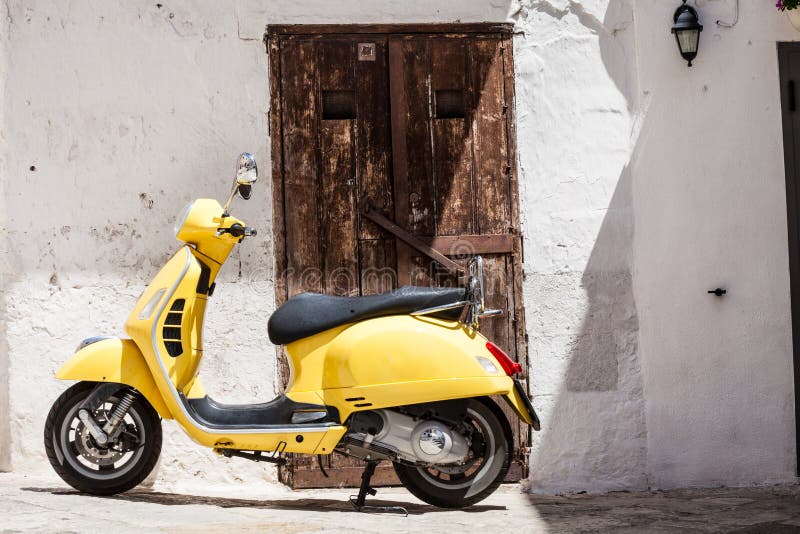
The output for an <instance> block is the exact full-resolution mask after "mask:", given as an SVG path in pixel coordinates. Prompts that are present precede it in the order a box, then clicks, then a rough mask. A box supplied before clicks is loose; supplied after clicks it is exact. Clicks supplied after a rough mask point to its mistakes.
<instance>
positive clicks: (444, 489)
mask: <svg viewBox="0 0 800 534" xmlns="http://www.w3.org/2000/svg"><path fill="white" fill-rule="evenodd" d="M466 402H467V417H466V420H465V421H464V434H465V436H466V437H467V438H469V441H470V452H469V455H468V458H467V460H466V461H465V462H464V463H463V464H461V465H441V466H431V467H417V466H413V465H406V464H401V463H395V464H394V470H395V472H396V473H397V477H398V478H399V479H400V482H401V483H402V484H403V486H405V487H406V489H408V491H410V492H411V493H412V494H413V495H414V496H415V497H417V498H418V499H420V500H422V501H425V502H426V503H428V504H432V505H434V506H438V507H440V508H464V507H465V506H470V505H473V504H475V503H477V502H479V501H482V500H483V499H485V498H486V497H488V496H489V495H491V494H492V493H493V492H494V490H496V489H497V487H498V486H499V485H500V483H501V482H503V479H504V478H505V476H506V473H507V472H508V467H509V465H510V464H511V454H512V435H511V428H510V427H509V424H508V421H507V419H506V418H505V416H504V415H503V412H502V411H501V410H500V408H499V407H498V406H497V405H496V404H495V403H494V402H492V401H491V400H489V399H484V398H480V399H469V400H467V401H466Z"/></svg>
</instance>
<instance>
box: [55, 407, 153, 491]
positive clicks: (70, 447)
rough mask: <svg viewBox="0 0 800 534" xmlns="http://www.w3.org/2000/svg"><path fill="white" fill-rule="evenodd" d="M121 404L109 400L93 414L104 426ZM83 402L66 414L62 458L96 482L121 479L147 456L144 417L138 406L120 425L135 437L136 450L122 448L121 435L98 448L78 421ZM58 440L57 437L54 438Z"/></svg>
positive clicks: (60, 441) (130, 411)
mask: <svg viewBox="0 0 800 534" xmlns="http://www.w3.org/2000/svg"><path fill="white" fill-rule="evenodd" d="M118 401H119V399H117V398H116V397H111V398H109V399H108V400H107V401H106V402H105V403H103V404H102V405H101V406H100V407H99V408H98V409H97V410H96V411H95V413H94V417H95V418H96V419H97V421H98V423H100V425H101V426H102V425H103V424H104V423H105V420H106V418H107V413H108V412H109V411H111V409H112V408H113V406H114V405H115V404H116V403H117V402H118ZM82 402H83V399H80V400H79V401H78V402H76V403H75V404H74V405H73V406H72V407H71V408H70V410H69V411H68V412H67V415H66V417H64V420H63V421H62V423H61V428H60V429H54V431H53V432H54V433H55V432H59V436H58V437H59V438H60V439H58V440H56V442H57V443H58V445H59V449H60V451H59V452H60V453H61V454H60V455H59V456H63V457H64V459H65V460H66V461H67V463H69V465H70V466H71V467H72V468H73V469H75V470H76V471H78V472H79V473H80V474H81V475H83V476H85V477H88V478H92V479H95V480H109V479H115V478H119V477H120V476H123V475H125V474H126V473H128V472H129V471H130V470H131V469H133V467H134V466H135V465H136V464H137V463H138V461H139V459H140V458H141V457H142V455H143V454H144V449H143V447H142V445H143V444H144V443H145V438H146V435H145V430H144V422H143V419H142V416H141V415H140V414H139V413H138V412H137V411H136V405H133V406H131V407H130V409H129V410H128V413H127V414H126V415H125V418H124V419H123V420H122V422H121V423H120V424H122V425H124V431H125V432H127V433H129V434H132V435H133V436H135V438H136V440H138V445H137V446H136V447H134V448H133V449H128V448H126V447H124V446H123V443H122V441H121V435H122V434H120V436H119V437H117V440H116V441H115V442H114V443H112V444H110V445H109V446H108V447H100V446H98V445H97V444H96V443H95V441H94V439H93V438H92V436H91V435H90V434H89V430H88V428H86V426H85V425H84V424H83V422H82V421H81V420H80V419H79V418H78V410H79V408H80V406H81V403H82ZM54 437H55V436H54Z"/></svg>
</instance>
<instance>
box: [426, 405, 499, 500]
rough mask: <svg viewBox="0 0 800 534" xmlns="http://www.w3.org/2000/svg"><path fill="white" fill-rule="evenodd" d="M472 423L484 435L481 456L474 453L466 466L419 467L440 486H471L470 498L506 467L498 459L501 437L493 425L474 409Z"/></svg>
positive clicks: (471, 410) (470, 414) (471, 416)
mask: <svg viewBox="0 0 800 534" xmlns="http://www.w3.org/2000/svg"><path fill="white" fill-rule="evenodd" d="M467 415H468V418H469V423H470V425H471V426H472V427H473V428H474V429H475V430H476V431H478V432H480V434H481V435H482V436H483V439H484V451H483V455H482V456H481V457H476V456H474V455H473V453H472V451H471V452H470V458H468V460H467V462H465V463H464V465H462V466H452V465H449V466H432V467H419V468H417V470H418V471H419V474H420V476H422V478H423V479H425V481H427V482H428V483H429V484H432V485H434V486H436V487H438V488H442V489H446V490H460V489H465V488H470V490H469V491H468V492H467V495H466V496H467V497H468V496H470V495H471V494H473V493H478V492H479V491H481V490H482V489H483V487H485V484H483V482H484V481H488V483H489V484H491V482H492V481H494V479H495V477H496V476H497V474H498V473H499V472H500V469H502V463H503V462H497V461H495V459H496V455H497V453H496V446H497V443H498V442H497V439H499V437H497V436H495V435H494V432H493V431H492V428H491V425H489V422H488V421H487V420H486V418H484V417H483V416H482V415H481V414H479V413H478V412H477V411H475V410H473V409H472V408H468V409H467Z"/></svg>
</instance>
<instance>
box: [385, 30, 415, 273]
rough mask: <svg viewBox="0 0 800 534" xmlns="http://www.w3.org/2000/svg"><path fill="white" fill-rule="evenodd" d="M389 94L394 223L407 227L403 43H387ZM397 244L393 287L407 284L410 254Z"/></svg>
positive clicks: (405, 246)
mask: <svg viewBox="0 0 800 534" xmlns="http://www.w3.org/2000/svg"><path fill="white" fill-rule="evenodd" d="M389 91H390V100H391V118H392V166H393V170H394V175H393V188H394V215H395V221H396V222H397V223H398V224H400V225H401V226H403V227H408V222H409V215H408V193H409V192H408V147H407V144H406V143H407V140H408V116H409V112H408V101H407V97H406V71H405V50H404V45H403V41H400V40H396V39H391V40H390V41H389ZM395 243H396V245H397V254H396V260H397V285H398V286H404V285H408V284H409V283H410V282H411V276H410V271H411V261H410V257H411V252H410V250H409V247H408V245H406V244H405V243H400V242H399V241H397V240H395Z"/></svg>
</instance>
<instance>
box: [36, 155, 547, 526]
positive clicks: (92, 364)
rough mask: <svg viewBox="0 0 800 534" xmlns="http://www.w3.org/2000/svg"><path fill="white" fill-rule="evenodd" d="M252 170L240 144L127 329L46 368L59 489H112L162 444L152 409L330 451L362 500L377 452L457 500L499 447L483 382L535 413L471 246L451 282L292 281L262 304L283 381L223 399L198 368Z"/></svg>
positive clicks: (233, 449)
mask: <svg viewBox="0 0 800 534" xmlns="http://www.w3.org/2000/svg"><path fill="white" fill-rule="evenodd" d="M257 175H258V171H257V168H256V162H255V160H254V159H253V157H252V156H251V155H250V154H247V153H245V154H242V155H241V156H240V158H239V161H238V165H237V172H236V178H235V180H234V184H233V187H232V190H231V194H230V197H229V198H228V200H227V202H226V203H225V205H224V206H221V205H220V204H219V202H217V201H216V200H209V199H198V200H195V201H194V202H192V203H191V204H189V205H188V206H186V207H185V208H184V210H183V211H182V212H181V214H180V216H179V217H178V221H177V224H176V226H175V231H176V237H177V239H178V240H179V241H181V242H182V243H183V246H182V247H181V248H180V250H178V251H177V252H176V253H175V254H174V255H173V256H172V258H171V259H170V260H169V261H168V262H167V264H166V265H165V266H164V267H163V268H162V269H161V271H160V272H159V273H158V274H157V275H156V277H155V278H154V279H153V281H152V282H151V283H150V285H149V286H148V287H147V289H145V290H144V293H142V295H141V297H139V300H138V301H137V303H136V305H135V306H134V308H133V312H132V313H131V315H130V316H129V317H128V320H127V322H126V323H125V331H126V333H127V334H128V335H129V336H130V339H118V338H108V337H93V338H89V339H86V340H84V341H83V342H81V343H80V345H79V346H78V349H77V352H76V353H75V354H74V356H72V358H70V360H69V361H67V362H66V364H64V366H63V367H62V368H61V369H60V370H59V371H58V373H57V374H56V377H57V378H59V379H61V380H77V381H79V382H78V383H77V384H75V385H73V386H72V387H70V388H69V389H68V390H67V391H65V392H64V393H63V394H62V395H61V396H60V397H59V398H58V399H57V400H56V401H55V403H54V404H53V407H52V408H51V410H50V414H49V415H48V417H47V422H46V425H45V430H44V442H45V448H46V450H47V456H48V458H49V459H50V463H51V464H52V465H53V468H54V469H55V470H56V472H57V473H58V474H59V475H60V476H61V478H63V479H64V481H65V482H67V483H68V484H70V485H71V486H73V487H74V488H76V489H78V490H80V491H83V492H86V493H92V494H97V495H111V494H115V493H120V492H123V491H127V490H129V489H131V488H133V487H135V486H136V485H138V484H139V483H140V482H142V480H144V479H145V477H147V475H148V474H149V473H150V471H151V470H152V469H153V466H154V465H155V464H156V461H157V459H158V456H159V454H160V452H161V419H174V420H175V421H176V422H177V423H178V424H179V425H180V426H181V427H182V428H183V429H184V430H185V431H186V433H187V434H189V436H191V437H192V439H194V440H195V441H196V442H197V443H199V444H200V445H204V446H206V447H211V448H213V449H214V450H215V451H216V452H218V453H220V454H221V455H223V456H226V457H232V456H236V457H242V458H247V459H251V460H257V461H272V462H274V463H282V462H284V461H285V460H284V457H283V453H303V454H315V455H327V454H331V453H333V452H334V451H336V452H339V453H342V454H345V455H348V456H351V457H355V458H359V459H362V460H365V461H366V468H365V472H364V476H363V477H362V486H361V490H360V492H359V495H358V498H357V499H355V500H354V501H353V503H354V505H356V507H357V508H358V509H359V510H367V509H369V507H367V506H365V498H366V495H367V494H368V493H369V494H372V495H374V490H373V489H372V488H371V487H370V486H369V479H370V477H371V476H372V473H373V471H374V469H375V465H376V464H377V463H378V462H380V461H384V460H386V461H391V462H392V463H393V464H394V468H395V470H396V472H397V475H398V477H399V479H400V481H401V482H402V483H403V485H404V486H405V487H406V488H408V490H409V491H411V492H412V493H413V494H414V495H416V496H417V497H418V498H420V499H422V500H423V501H425V502H428V503H430V504H433V505H436V506H440V507H448V508H458V507H464V506H468V505H471V504H474V503H476V502H478V501H480V500H482V499H484V498H486V497H487V496H488V495H490V494H491V493H492V492H493V491H494V490H495V489H496V488H497V486H498V485H499V484H500V482H501V481H502V480H503V478H504V476H505V474H506V471H507V470H508V467H509V463H510V459H511V457H512V453H513V450H512V449H513V445H512V439H511V429H510V425H509V422H508V420H507V419H506V417H505V415H504V414H503V412H502V411H501V410H500V408H499V407H498V406H497V405H496V404H495V402H493V401H492V400H491V399H490V398H489V397H490V396H493V395H494V396H501V397H503V398H504V399H505V401H506V402H507V403H508V404H509V405H510V406H511V407H512V408H513V410H514V411H515V412H516V413H517V414H518V416H519V417H520V418H521V419H522V420H523V421H525V422H526V423H527V424H529V425H532V426H533V427H534V428H535V429H537V430H538V429H539V420H538V418H537V416H536V413H535V412H534V410H533V407H532V406H531V403H530V400H529V399H528V396H527V395H526V393H525V392H524V391H523V388H522V386H521V385H520V382H519V381H518V380H516V379H515V378H514V376H515V375H517V374H519V373H520V372H521V368H520V366H519V364H518V363H515V362H514V361H513V360H511V359H510V358H509V357H508V356H507V355H506V354H505V353H504V352H503V351H502V350H500V348H498V347H497V346H496V345H494V344H493V343H491V342H490V341H487V339H486V338H485V337H483V336H482V335H481V334H480V333H479V332H478V331H477V326H478V320H479V319H480V318H481V317H485V316H488V315H493V314H497V313H499V312H498V311H497V310H487V309H485V306H484V299H483V272H482V262H481V259H480V257H477V258H475V259H474V260H473V261H472V262H471V264H470V266H469V273H470V276H469V282H468V284H467V287H466V288H465V289H459V288H419V287H403V288H401V289H398V290H396V291H392V292H390V293H385V294H382V295H374V296H367V297H336V296H327V295H320V294H314V293H304V294H301V295H297V296H296V297H294V298H292V299H290V300H289V301H287V302H286V303H285V304H284V305H283V306H281V307H280V308H279V309H278V310H277V311H276V312H275V313H274V314H273V315H272V317H271V318H270V320H269V326H268V332H269V337H270V340H271V341H272V342H273V343H275V344H276V345H285V346H286V347H285V349H286V354H287V356H288V359H289V363H290V368H291V377H290V380H289V383H288V386H287V389H286V393H285V394H283V395H279V396H278V397H277V398H276V399H274V400H272V401H270V402H267V403H264V404H252V405H226V404H221V403H219V402H216V401H214V400H213V399H211V398H209V397H208V396H207V395H206V393H205V391H204V389H203V385H202V383H201V381H200V378H199V377H198V368H199V364H200V360H201V359H202V357H203V345H202V331H203V317H204V315H205V309H206V303H207V301H208V299H209V297H211V295H212V294H213V292H214V287H215V282H214V280H215V279H216V277H217V273H218V272H219V269H220V267H221V266H222V264H223V263H225V260H227V259H228V255H229V254H230V252H231V250H232V249H233V247H234V246H235V245H236V244H237V243H240V242H241V241H242V240H243V239H245V238H246V237H248V236H252V235H255V234H256V231H255V230H253V229H251V228H249V227H247V226H246V225H245V223H244V222H242V221H240V220H239V219H237V218H236V217H234V216H232V215H231V214H230V213H229V211H228V208H229V206H230V204H231V202H232V200H233V198H234V197H235V196H236V195H237V194H238V195H239V196H241V197H243V198H245V199H248V198H250V195H251V192H252V185H253V183H254V182H255V181H256V178H257Z"/></svg>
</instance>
